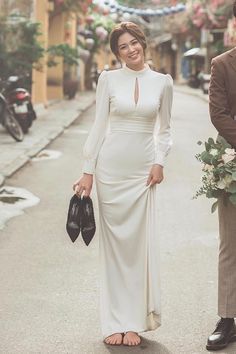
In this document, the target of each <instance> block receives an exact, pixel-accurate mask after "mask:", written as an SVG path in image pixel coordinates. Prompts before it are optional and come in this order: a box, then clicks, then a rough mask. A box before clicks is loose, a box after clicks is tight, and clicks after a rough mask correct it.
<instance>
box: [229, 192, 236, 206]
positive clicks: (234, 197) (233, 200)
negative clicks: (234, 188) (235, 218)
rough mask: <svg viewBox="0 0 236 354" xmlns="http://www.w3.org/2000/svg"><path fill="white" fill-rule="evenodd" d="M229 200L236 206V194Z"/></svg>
mask: <svg viewBox="0 0 236 354" xmlns="http://www.w3.org/2000/svg"><path fill="white" fill-rule="evenodd" d="M229 200H230V201H231V203H232V204H234V205H236V193H234V194H232V195H231V196H230V197H229Z"/></svg>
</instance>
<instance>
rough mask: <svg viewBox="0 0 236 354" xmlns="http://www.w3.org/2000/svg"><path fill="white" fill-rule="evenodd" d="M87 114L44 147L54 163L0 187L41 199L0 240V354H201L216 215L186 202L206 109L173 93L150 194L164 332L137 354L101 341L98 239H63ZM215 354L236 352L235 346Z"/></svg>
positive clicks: (33, 166)
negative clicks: (155, 200) (161, 177)
mask: <svg viewBox="0 0 236 354" xmlns="http://www.w3.org/2000/svg"><path fill="white" fill-rule="evenodd" d="M93 115H94V108H92V109H90V110H89V111H88V112H87V113H85V114H83V115H82V116H81V117H80V119H79V120H77V121H76V122H75V123H74V124H73V126H71V128H69V129H68V130H66V131H65V133H64V134H62V135H61V136H60V137H59V138H58V139H57V140H55V141H54V142H53V143H52V144H51V145H50V147H49V148H51V149H53V150H59V151H61V152H62V156H61V157H60V158H59V159H56V160H48V161H41V162H31V163H29V164H28V165H26V166H25V167H24V168H23V169H21V170H20V171H19V172H18V173H16V174H15V175H14V176H13V177H12V178H11V179H9V180H8V181H7V182H8V183H7V184H8V185H12V186H17V187H23V188H27V189H28V190H29V191H30V192H32V193H33V194H35V195H36V196H38V197H39V198H40V200H41V202H40V203H39V204H38V205H37V206H34V207H32V208H30V209H26V211H25V213H24V214H23V215H21V216H19V217H16V218H14V219H11V221H10V222H9V223H8V225H7V227H6V228H5V229H4V230H3V231H2V232H1V233H0V281H1V287H0V298H1V304H0V311H1V326H0V338H1V341H0V353H3V354H15V353H20V354H31V353H37V354H38V353H40V354H41V353H42V354H46V353H57V354H64V353H69V354H95V353H98V354H103V353H115V354H121V353H123V354H128V353H135V354H136V353H145V354H155V353H160V354H168V353H173V354H181V353H183V354H200V353H205V352H206V351H205V349H204V348H205V342H206V338H207V336H208V334H209V332H211V331H212V329H213V327H214V325H215V321H216V319H217V317H216V293H217V289H216V288H217V285H216V284H217V273H216V270H217V233H218V231H217V217H216V215H211V213H210V205H211V202H210V201H207V200H205V199H198V200H192V196H193V194H194V192H195V190H196V189H197V187H198V185H199V181H200V166H199V164H198V162H197V161H196V160H195V158H194V155H195V153H197V152H198V151H199V147H198V145H197V144H196V142H197V141H198V140H204V139H205V138H207V137H208V136H210V135H212V136H214V135H215V131H214V129H213V128H212V126H211V124H210V123H209V119H208V107H207V103H205V102H204V101H202V100H200V99H199V98H196V97H193V96H188V95H184V94H180V93H176V94H175V103H174V114H173V124H172V128H173V140H174V145H173V148H172V152H171V154H170V156H169V160H168V164H167V166H166V168H165V176H166V179H165V182H163V184H162V185H161V186H160V187H159V188H160V191H159V200H160V203H159V215H158V218H159V220H160V223H159V234H160V237H161V245H162V298H163V325H162V327H161V328H160V329H159V330H157V331H155V332H150V333H147V334H145V335H144V339H143V342H142V345H141V346H140V347H138V348H127V347H105V346H104V344H103V343H102V342H101V336H100V329H99V298H98V296H99V295H98V237H96V238H95V239H94V241H93V242H92V244H91V245H90V246H89V248H86V246H84V244H83V243H82V241H81V239H78V240H77V242H76V243H75V244H72V243H71V242H70V241H69V238H68V237H67V235H66V233H65V217H66V212H67V203H68V199H69V198H70V196H71V184H72V182H73V181H74V180H75V179H76V178H77V177H78V176H79V175H80V170H81V148H82V145H83V143H84V141H85V138H86V132H87V130H88V129H89V127H90V124H91V121H92V117H93ZM93 193H94V192H93ZM95 205H96V200H95ZM134 296H135V294H134ZM221 353H231V354H233V353H234V354H235V353H236V345H232V346H231V348H229V349H228V350H225V351H221Z"/></svg>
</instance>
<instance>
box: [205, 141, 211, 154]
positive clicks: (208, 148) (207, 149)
mask: <svg viewBox="0 0 236 354" xmlns="http://www.w3.org/2000/svg"><path fill="white" fill-rule="evenodd" d="M205 148H206V151H208V152H209V151H210V150H211V145H210V144H208V143H205Z"/></svg>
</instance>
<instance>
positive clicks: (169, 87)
mask: <svg viewBox="0 0 236 354" xmlns="http://www.w3.org/2000/svg"><path fill="white" fill-rule="evenodd" d="M172 100H173V80H172V77H171V76H170V75H168V74H167V75H166V83H165V87H164V89H163V94H162V99H161V105H160V109H159V122H158V123H159V126H158V131H157V135H156V154H155V164H158V165H161V166H164V164H165V160H166V157H167V155H168V153H169V151H170V147H171V145H172V141H171V136H170V119H171V108H172Z"/></svg>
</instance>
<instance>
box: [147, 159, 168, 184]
mask: <svg viewBox="0 0 236 354" xmlns="http://www.w3.org/2000/svg"><path fill="white" fill-rule="evenodd" d="M163 179H164V175H163V166H161V165H157V164H156V165H153V166H152V168H151V171H150V173H149V176H148V179H147V186H149V187H151V186H153V185H154V184H156V183H157V184H160V183H161V182H162V181H163Z"/></svg>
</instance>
